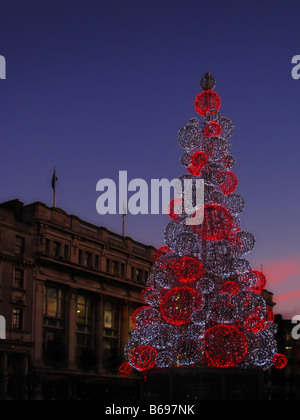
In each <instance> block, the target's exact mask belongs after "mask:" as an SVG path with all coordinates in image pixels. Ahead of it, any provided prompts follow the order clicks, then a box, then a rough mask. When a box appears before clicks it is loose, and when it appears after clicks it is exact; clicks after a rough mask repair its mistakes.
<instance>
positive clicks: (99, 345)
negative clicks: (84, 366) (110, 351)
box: [95, 295, 104, 372]
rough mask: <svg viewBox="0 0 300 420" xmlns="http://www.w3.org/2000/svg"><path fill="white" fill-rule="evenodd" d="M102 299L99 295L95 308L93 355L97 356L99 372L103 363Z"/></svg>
mask: <svg viewBox="0 0 300 420" xmlns="http://www.w3.org/2000/svg"><path fill="white" fill-rule="evenodd" d="M103 320H104V306H103V297H102V296H101V295H99V297H98V300H97V301H96V308H95V353H96V355H97V359H98V364H97V370H98V372H101V371H102V370H103V368H102V361H103V328H104V321H103Z"/></svg>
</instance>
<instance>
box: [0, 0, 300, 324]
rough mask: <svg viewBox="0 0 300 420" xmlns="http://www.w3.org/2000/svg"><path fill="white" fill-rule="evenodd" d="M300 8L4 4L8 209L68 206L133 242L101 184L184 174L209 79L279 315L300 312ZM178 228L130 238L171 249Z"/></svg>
mask: <svg viewBox="0 0 300 420" xmlns="http://www.w3.org/2000/svg"><path fill="white" fill-rule="evenodd" d="M299 14H300V4H299V1H298V0H295V1H291V0H284V1H283V0H280V1H278V0H271V1H270V0H263V1H257V0H255V1H251V2H250V1H248V2H246V1H242V0H237V1H224V0H215V1H214V2H207V1H201V0H184V1H183V0H180V1H178V0H159V1H158V0H149V1H145V0H132V1H131V0H126V1H125V0H106V1H102V0H80V1H79V0H52V1H49V0H47V1H45V0H35V1H33V0H26V2H25V1H24V0H2V2H1V14H0V40H1V42H0V55H4V56H5V57H6V60H7V80H6V81H4V80H0V93H1V94H0V103H1V116H0V138H1V154H0V160H1V162H0V163H1V164H0V180H1V189H0V201H6V200H8V199H11V198H19V199H21V200H22V201H24V202H25V204H29V203H30V202H32V201H42V202H45V203H46V204H48V205H52V190H51V178H52V173H53V167H54V166H55V165H56V166H57V176H58V178H59V181H58V184H57V189H58V191H57V194H58V197H57V204H58V206H59V207H61V208H63V209H64V210H65V211H67V212H68V213H71V214H75V215H78V216H79V217H81V218H82V219H84V220H87V221H89V222H91V223H94V224H97V225H103V226H106V227H107V228H109V229H111V230H113V231H116V232H119V233H121V227H122V224H121V217H120V216H105V217H104V216H99V215H98V214H97V212H96V200H97V197H98V194H97V193H96V183H97V181H98V180H99V179H101V178H112V179H117V176H118V172H119V170H127V171H128V176H129V179H133V178H143V179H145V180H147V181H148V182H150V180H151V178H168V179H173V178H176V177H178V176H179V175H181V174H182V173H184V172H185V169H184V168H183V167H181V165H180V163H179V157H180V155H181V154H182V150H183V149H181V148H180V146H179V145H178V143H177V132H178V130H179V129H180V128H181V127H182V126H184V125H185V124H186V122H187V121H188V119H189V118H192V117H196V116H197V114H196V112H195V110H194V100H195V97H196V96H197V95H198V94H199V93H200V92H201V89H200V87H199V81H200V79H201V78H202V76H203V74H204V73H205V72H206V71H210V72H212V73H213V75H214V77H215V78H216V80H217V87H216V92H217V93H218V94H219V95H220V96H221V98H222V108H221V111H222V114H223V115H225V116H227V117H229V118H231V119H232V120H233V122H234V124H235V133H234V135H233V137H232V138H231V142H232V144H233V149H232V154H233V155H234V156H235V158H236V160H237V166H236V167H235V170H234V172H235V173H236V174H237V176H238V177H239V187H238V192H239V193H240V194H242V195H243V196H244V198H245V200H246V204H247V205H246V210H245V211H244V213H243V214H242V227H243V228H244V229H245V230H248V231H250V232H251V233H253V234H254V235H255V237H256V239H257V245H256V249H255V251H253V252H252V253H251V254H250V256H249V259H250V261H251V262H252V264H253V268H255V269H259V268H260V265H261V264H264V270H265V273H266V274H267V275H268V288H269V289H270V290H271V291H273V292H274V294H275V296H274V299H275V301H278V305H277V307H276V312H281V313H283V314H284V315H285V316H291V315H295V314H300V241H299V234H300V228H299V226H300V225H299V220H298V218H299V207H300V194H299V187H300V183H299V179H300V165H299V154H300V153H299V152H300V137H299V133H300V119H299V104H300V80H299V81H295V80H293V79H292V77H291V70H292V67H293V66H292V64H291V60H292V57H293V56H294V55H297V54H300V45H299V39H300V37H299V35H300V26H299ZM167 222H168V217H167V216H130V215H129V216H127V221H126V230H127V232H126V233H127V234H128V235H129V236H131V237H133V238H134V239H136V240H139V241H142V242H145V243H148V244H152V245H155V246H160V245H163V230H164V227H165V225H166V224H167Z"/></svg>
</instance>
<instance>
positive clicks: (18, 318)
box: [12, 308, 23, 330]
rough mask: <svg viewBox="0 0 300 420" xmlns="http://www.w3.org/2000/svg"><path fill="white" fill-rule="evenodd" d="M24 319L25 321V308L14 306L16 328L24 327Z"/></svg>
mask: <svg viewBox="0 0 300 420" xmlns="http://www.w3.org/2000/svg"><path fill="white" fill-rule="evenodd" d="M22 321H23V310H22V309H18V308H13V313H12V327H13V329H14V330H21V329H22Z"/></svg>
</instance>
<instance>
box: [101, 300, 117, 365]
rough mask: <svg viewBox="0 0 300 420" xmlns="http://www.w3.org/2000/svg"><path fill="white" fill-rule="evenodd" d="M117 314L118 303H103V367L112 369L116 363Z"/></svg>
mask: <svg viewBox="0 0 300 420" xmlns="http://www.w3.org/2000/svg"><path fill="white" fill-rule="evenodd" d="M119 316H120V314H119V306H118V304H116V303H110V302H106V303H105V304H104V338H103V367H104V368H105V369H107V370H113V369H114V366H116V364H117V363H118V352H119V349H118V346H119V340H118V339H119V326H120V320H119Z"/></svg>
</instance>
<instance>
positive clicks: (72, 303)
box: [68, 289, 77, 369]
mask: <svg viewBox="0 0 300 420" xmlns="http://www.w3.org/2000/svg"><path fill="white" fill-rule="evenodd" d="M76 313H77V291H76V290H75V289H71V290H70V299H69V328H68V332H69V334H68V355H69V357H68V368H69V369H76V368H77V365H76V348H77V340H76Z"/></svg>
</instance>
